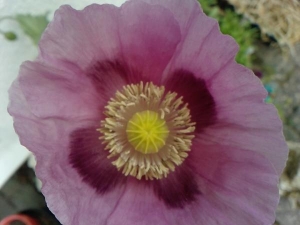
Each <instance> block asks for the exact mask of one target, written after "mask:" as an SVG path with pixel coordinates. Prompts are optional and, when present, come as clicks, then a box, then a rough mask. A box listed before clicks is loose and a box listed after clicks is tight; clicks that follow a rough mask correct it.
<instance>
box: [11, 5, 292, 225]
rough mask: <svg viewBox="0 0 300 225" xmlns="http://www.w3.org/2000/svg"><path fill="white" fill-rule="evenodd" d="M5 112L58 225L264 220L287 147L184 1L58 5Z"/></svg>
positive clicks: (242, 76)
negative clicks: (81, 7) (32, 160)
mask: <svg viewBox="0 0 300 225" xmlns="http://www.w3.org/2000/svg"><path fill="white" fill-rule="evenodd" d="M39 49H40V53H39V56H38V58H37V59H36V60H35V61H32V62H25V63H23V65H22V66H21V69H20V74H19V76H18V78H17V79H16V81H15V82H14V83H13V84H12V87H11V88H10V91H9V93H10V105H9V113H10V114H11V115H12V116H13V118H14V126H15V130H16V132H17V134H18V135H19V137H20V142H21V144H22V145H24V146H26V147H27V148H28V149H29V150H31V151H32V152H33V153H34V155H35V156H36V159H37V167H36V173H37V176H38V177H39V178H40V179H41V181H42V183H43V187H42V192H43V194H44V195H45V197H46V201H47V204H48V207H49V208H50V209H51V211H52V212H53V213H54V214H55V215H56V216H57V218H58V219H59V220H60V221H61V223H63V224H65V225H68V224H69V225H82V224H93V225H94V224H95V225H96V224H97V225H98V224H99V225H103V224H107V225H116V224H128V225H129V224H139V225H142V224H143V225H148V224H149V225H150V224H151V225H152V224H156V225H166V224H172V225H175V224H178V225H183V224H187V225H196V224H197V225H198V224H210V225H214V224H215V225H216V224H224V225H241V224H243V225H257V224H265V225H267V224H268V225H269V224H272V222H273V221H274V218H275V216H274V211H275V209H276V206H277V203H278V200H279V195H278V189H277V183H278V178H279V175H280V173H281V172H282V170H283V167H284V164H285V160H286V156H287V147H286V144H285V141H284V137H283V135H282V123H281V121H280V120H279V118H278V115H277V112H276V109H275V108H274V106H272V105H269V104H266V103H264V99H265V97H266V95H267V93H266V91H265V89H264V87H263V85H262V84H261V82H260V80H259V79H258V78H257V77H256V76H255V75H254V74H253V73H252V71H250V70H249V69H247V68H245V67H243V66H241V65H239V64H237V63H236V61H235V55H236V53H237V51H238V46H237V44H236V43H235V41H234V40H233V39H232V38H231V37H229V36H226V35H223V34H221V33H220V30H219V26H218V23H217V22H216V21H215V20H214V19H211V18H209V17H207V16H206V15H205V14H204V13H203V11H202V9H201V7H200V5H199V3H198V2H197V1H196V0H186V1H181V0H131V1H128V2H125V3H124V4H123V5H122V6H121V7H116V6H113V5H109V4H106V5H96V4H93V5H90V6H88V7H86V8H85V9H84V10H82V11H77V10H74V9H72V8H71V7H70V6H62V7H61V8H60V9H59V10H58V11H57V12H56V14H55V16H54V20H53V21H52V22H51V23H50V24H49V26H48V27H47V29H46V31H45V33H44V34H43V36H42V38H41V41H40V43H39Z"/></svg>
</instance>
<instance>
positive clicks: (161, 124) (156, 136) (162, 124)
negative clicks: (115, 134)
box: [126, 110, 169, 154]
mask: <svg viewBox="0 0 300 225" xmlns="http://www.w3.org/2000/svg"><path fill="white" fill-rule="evenodd" d="M126 133H127V138H128V141H129V142H130V144H131V145H132V146H133V147H134V148H135V150H136V151H139V152H141V153H144V154H151V153H156V152H158V151H159V150H160V149H161V148H162V147H163V146H164V145H165V144H166V139H167V137H168V135H169V129H168V127H167V125H166V121H165V120H163V119H161V118H159V114H158V113H156V112H154V111H150V110H146V111H142V112H137V113H135V114H134V115H133V116H132V118H131V119H130V120H129V122H128V124H127V129H126Z"/></svg>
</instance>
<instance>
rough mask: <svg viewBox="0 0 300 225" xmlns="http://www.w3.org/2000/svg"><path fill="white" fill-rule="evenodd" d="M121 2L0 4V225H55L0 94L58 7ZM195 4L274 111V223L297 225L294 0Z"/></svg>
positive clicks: (299, 113)
mask: <svg viewBox="0 0 300 225" xmlns="http://www.w3.org/2000/svg"><path fill="white" fill-rule="evenodd" d="M124 1H125V0H48V1H40V0H0V103H1V104H0V116H1V122H0V221H1V220H2V221H3V219H4V218H7V216H9V215H14V214H17V213H23V214H24V215H28V216H29V217H31V218H32V217H33V218H35V222H38V223H33V222H32V221H31V222H30V221H29V222H28V221H27V222H25V219H24V218H19V220H20V221H23V223H21V222H19V223H7V224H15V225H18V224H19V225H20V224H21V225H22V224H23V225H24V224H25V225H26V224H31V225H32V224H36V225H38V224H40V225H45V224H51V225H55V224H59V223H58V222H57V221H56V220H55V218H54V216H53V215H52V214H51V213H50V212H49V211H48V209H47V207H46V204H45V201H44V197H43V196H42V194H41V193H40V186H41V185H40V183H39V181H38V180H37V179H36V177H35V175H34V165H35V161H34V158H33V157H32V156H31V155H30V153H29V152H28V151H27V150H26V149H25V148H24V147H22V146H21V145H20V144H19V141H18V138H17V136H16V134H15V132H14V130H13V125H12V124H13V123H12V119H11V118H10V116H9V115H8V113H7V104H8V94H7V90H8V88H9V87H10V85H11V83H12V81H13V80H14V79H15V78H16V76H17V75H18V70H19V66H20V65H21V63H22V62H23V61H25V60H33V59H34V58H35V57H36V56H37V54H38V48H37V44H38V41H39V39H40V36H41V34H42V32H43V31H44V29H45V28H46V26H47V24H48V22H49V21H50V20H51V19H52V17H53V13H54V11H55V10H56V9H57V8H58V7H59V6H60V5H62V4H70V5H71V6H72V7H74V8H76V9H82V8H84V7H85V6H86V5H89V4H91V3H99V4H103V3H112V4H115V5H121V4H122V3H123V2H124ZM199 1H200V3H201V5H202V8H203V10H204V11H205V13H206V14H207V15H209V16H211V17H214V18H215V19H217V20H218V21H219V24H220V27H221V31H222V32H223V33H225V34H229V35H231V36H232V37H234V38H235V39H236V41H237V42H238V44H239V45H240V51H239V53H238V55H237V57H236V60H237V61H238V62H239V63H240V64H243V65H245V66H247V67H248V68H250V69H252V70H253V71H254V73H255V74H256V76H258V77H259V78H260V79H261V80H262V82H263V84H264V86H265V88H266V90H267V91H268V93H269V96H268V97H267V99H266V102H268V103H273V104H274V105H275V106H276V107H277V109H278V112H279V115H280V117H281V119H282V121H283V123H284V134H285V137H286V140H287V142H288V146H289V148H290V153H289V159H288V162H287V166H286V168H285V170H284V173H283V174H282V176H281V179H280V185H279V188H280V195H281V199H280V203H279V206H278V209H277V212H276V223H275V224H276V225H300V0H199ZM0 224H1V222H0ZM1 225H2V224H1Z"/></svg>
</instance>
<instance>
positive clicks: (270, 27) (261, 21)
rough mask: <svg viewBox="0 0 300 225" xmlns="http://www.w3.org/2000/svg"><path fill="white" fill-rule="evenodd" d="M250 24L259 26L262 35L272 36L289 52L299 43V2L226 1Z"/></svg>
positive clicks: (263, 0) (264, 0)
mask: <svg viewBox="0 0 300 225" xmlns="http://www.w3.org/2000/svg"><path fill="white" fill-rule="evenodd" d="M228 2H230V3H231V4H232V5H234V6H235V9H236V10H237V12H239V13H242V14H244V15H245V17H247V18H248V19H249V20H250V21H251V22H253V23H256V24H258V25H259V26H260V28H261V30H262V33H263V34H268V35H271V36H274V37H275V38H276V40H277V41H278V43H279V44H280V45H281V46H286V45H287V46H288V47H289V48H290V49H291V51H293V49H294V47H295V46H296V45H297V44H299V43H300V1H299V0H271V1H270V0H228Z"/></svg>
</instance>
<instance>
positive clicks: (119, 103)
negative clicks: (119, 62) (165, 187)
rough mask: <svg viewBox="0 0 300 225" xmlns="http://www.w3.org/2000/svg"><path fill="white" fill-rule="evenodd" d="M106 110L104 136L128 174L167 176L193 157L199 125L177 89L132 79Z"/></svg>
mask: <svg viewBox="0 0 300 225" xmlns="http://www.w3.org/2000/svg"><path fill="white" fill-rule="evenodd" d="M105 109H106V111H105V113H104V114H105V116H106V119H105V120H103V121H101V128H99V129H97V130H98V131H99V132H100V133H101V137H100V138H99V139H101V140H102V141H103V144H105V145H106V147H105V150H108V151H109V153H110V155H109V156H108V157H109V158H111V159H114V161H112V164H113V165H115V166H116V167H117V169H118V170H120V171H122V173H123V174H124V175H125V176H128V175H130V176H134V177H136V178H137V179H142V178H143V177H144V178H145V179H162V178H164V177H166V176H167V175H168V174H169V173H170V171H174V170H175V169H176V166H178V165H180V164H181V163H182V162H183V161H184V159H185V158H186V157H187V156H188V154H187V152H188V151H190V149H191V145H192V139H193V138H194V135H193V132H194V130H195V125H196V124H195V123H194V122H192V121H191V115H190V110H189V109H188V105H187V104H185V103H184V102H183V98H182V97H180V96H179V97H178V96H177V94H176V93H174V92H168V93H165V88H164V87H163V86H161V87H158V86H156V85H154V84H153V83H148V82H147V83H145V84H144V83H143V82H141V83H140V84H131V85H127V86H124V87H123V90H121V91H117V92H116V95H115V97H114V98H111V100H110V101H109V102H108V105H107V106H106V107H105Z"/></svg>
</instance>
